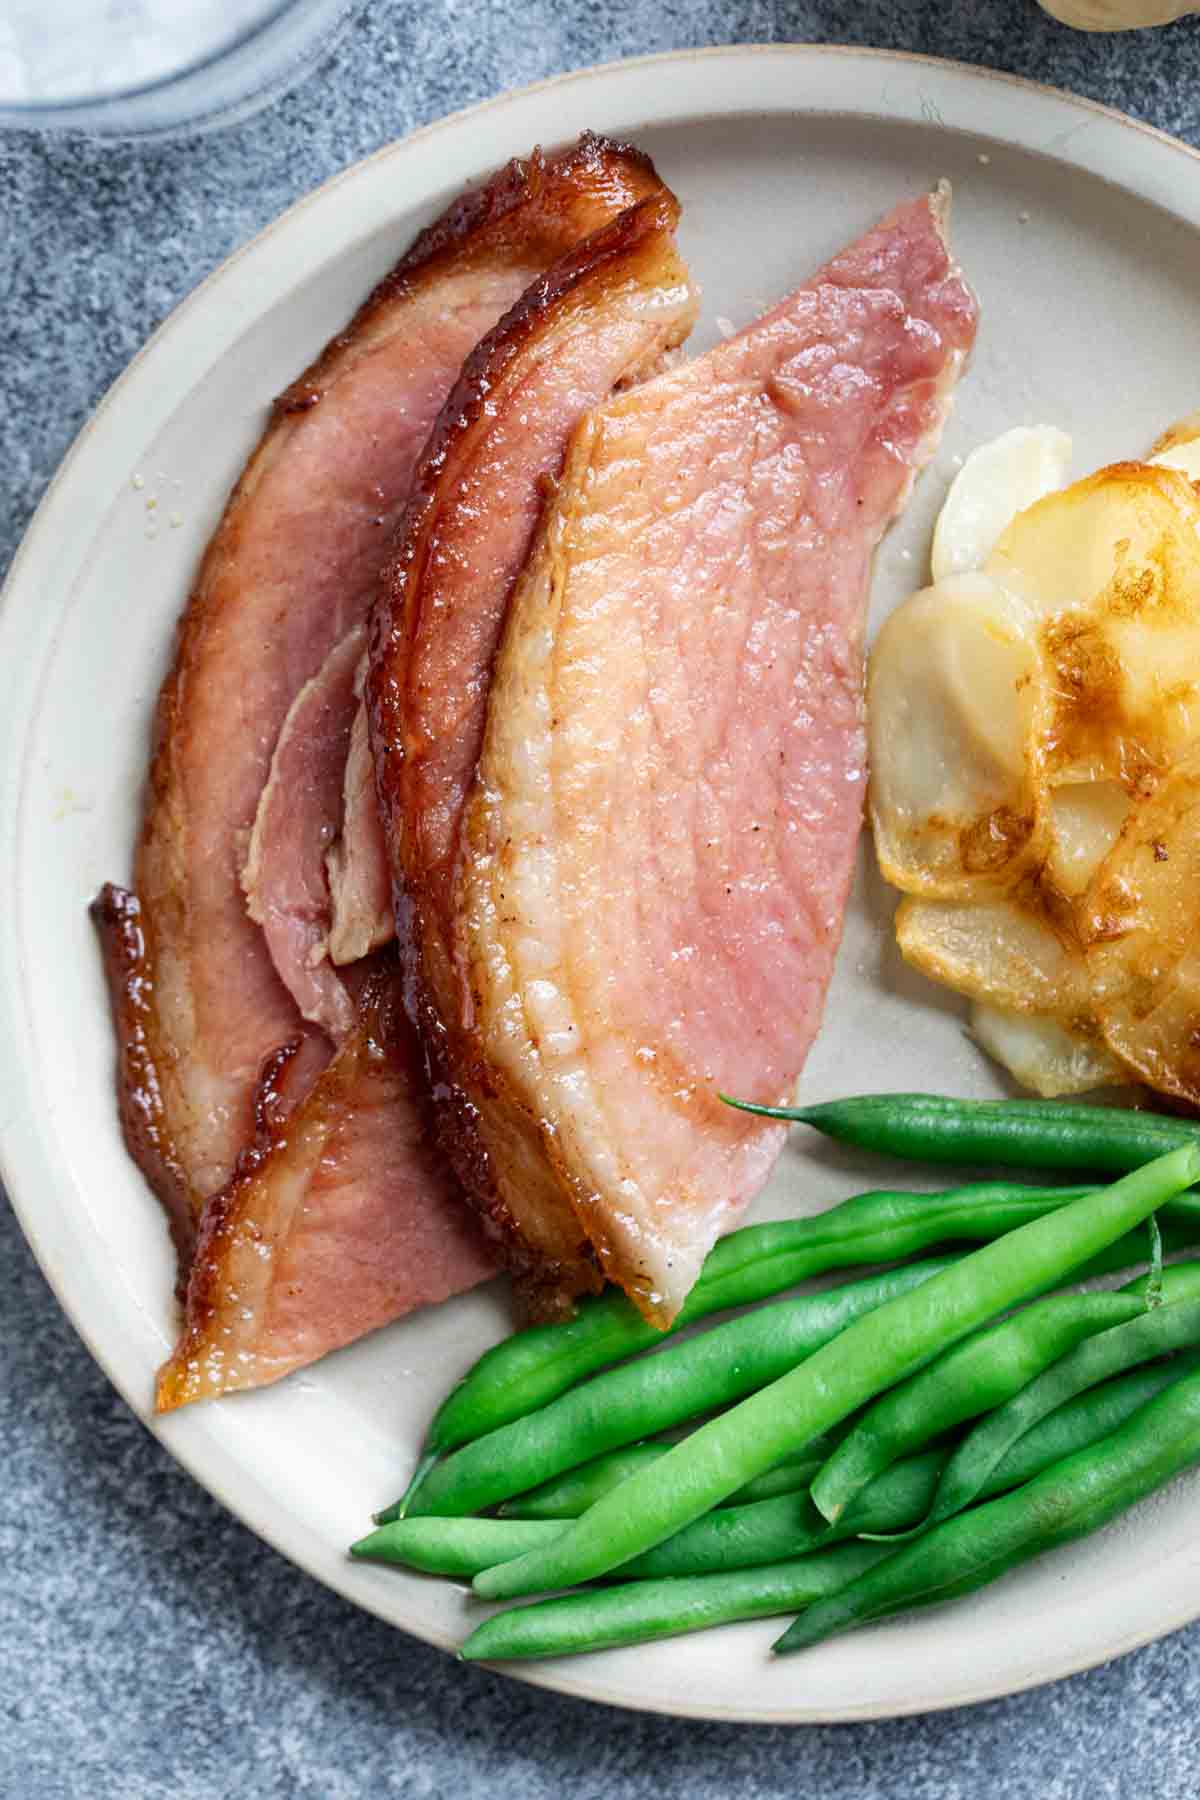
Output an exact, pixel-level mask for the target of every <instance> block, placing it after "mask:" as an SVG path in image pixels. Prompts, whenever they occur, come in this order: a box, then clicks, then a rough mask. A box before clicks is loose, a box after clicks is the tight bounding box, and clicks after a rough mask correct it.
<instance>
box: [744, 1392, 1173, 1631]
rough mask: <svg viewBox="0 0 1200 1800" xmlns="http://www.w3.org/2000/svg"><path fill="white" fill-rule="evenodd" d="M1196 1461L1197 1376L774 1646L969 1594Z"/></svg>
mask: <svg viewBox="0 0 1200 1800" xmlns="http://www.w3.org/2000/svg"><path fill="white" fill-rule="evenodd" d="M1197 1460H1200V1374H1198V1373H1194V1372H1193V1373H1192V1374H1189V1375H1184V1376H1182V1377H1181V1378H1180V1379H1179V1380H1178V1381H1175V1382H1173V1383H1172V1384H1171V1385H1170V1386H1169V1387H1168V1388H1166V1389H1165V1390H1164V1391H1163V1392H1162V1393H1161V1394H1159V1395H1158V1396H1157V1398H1155V1399H1153V1400H1151V1401H1149V1402H1148V1404H1147V1405H1146V1406H1144V1407H1142V1408H1141V1410H1140V1411H1139V1412H1137V1413H1135V1414H1134V1416H1133V1418H1132V1419H1130V1420H1129V1421H1128V1422H1127V1423H1126V1424H1125V1425H1122V1426H1120V1427H1119V1428H1118V1429H1117V1430H1116V1431H1114V1432H1113V1433H1112V1434H1111V1435H1110V1436H1108V1437H1106V1438H1101V1440H1100V1442H1099V1443H1098V1444H1093V1445H1092V1446H1091V1447H1090V1449H1087V1450H1080V1451H1077V1452H1076V1454H1075V1455H1074V1456H1069V1457H1067V1458H1066V1459H1065V1461H1063V1462H1060V1463H1056V1464H1055V1465H1054V1467H1053V1468H1050V1469H1047V1470H1046V1471H1045V1473H1044V1474H1042V1475H1038V1476H1035V1477H1034V1479H1033V1480H1032V1481H1030V1482H1027V1483H1026V1484H1025V1485H1024V1486H1023V1487H1019V1488H1017V1489H1016V1490H1015V1491H1014V1492H1013V1493H1011V1494H1005V1495H1004V1496H1003V1497H1002V1498H1001V1499H999V1500H989V1501H988V1502H987V1503H986V1504H985V1505H983V1506H978V1507H976V1508H975V1509H974V1510H973V1511H971V1512H969V1513H961V1514H959V1515H958V1516H957V1517H956V1518H953V1519H947V1520H945V1521H944V1522H943V1523H942V1524H940V1525H935V1526H934V1527H933V1528H932V1529H931V1530H929V1531H926V1532H924V1533H922V1535H921V1536H920V1537H917V1538H914V1539H913V1541H912V1542H911V1543H908V1544H905V1545H904V1546H903V1547H902V1548H901V1549H899V1550H896V1551H894V1552H893V1553H892V1555H890V1556H886V1557H883V1558H882V1559H881V1560H880V1561H879V1562H878V1563H876V1564H873V1565H872V1566H871V1567H869V1568H868V1569H866V1570H864V1571H863V1572H862V1573H861V1574H859V1575H857V1576H856V1577H855V1578H854V1579H853V1580H852V1581H850V1582H848V1583H847V1584H846V1585H845V1586H844V1587H841V1588H839V1589H838V1590H837V1591H836V1592H835V1593H833V1594H830V1595H829V1596H828V1597H827V1598H825V1599H823V1600H818V1601H817V1602H816V1603H815V1604H814V1605H812V1606H810V1607H809V1608H808V1610H807V1611H806V1612H803V1613H801V1615H800V1617H799V1618H798V1619H797V1620H796V1621H795V1623H794V1624H793V1625H791V1626H790V1627H789V1629H788V1630H787V1631H786V1632H785V1633H784V1635H783V1636H782V1637H781V1638H780V1639H779V1641H778V1643H777V1644H776V1645H775V1650H776V1652H777V1653H778V1654H780V1655H787V1654H788V1653H790V1652H792V1651H795V1650H803V1649H805V1648H806V1647H807V1646H808V1645H810V1644H816V1643H819V1642H820V1641H821V1640H822V1639H823V1638H827V1637H831V1636H832V1635H833V1634H834V1633H835V1632H839V1631H848V1630H851V1629H852V1628H853V1627H854V1626H856V1625H864V1624H866V1623H867V1622H868V1621H869V1620H871V1619H879V1618H885V1617H886V1616H887V1615H888V1614H890V1613H895V1612H900V1611H902V1610H904V1609H906V1608H908V1607H912V1606H928V1605H930V1604H931V1603H933V1602H935V1601H939V1600H950V1599H954V1598H956V1597H957V1596H958V1595H960V1594H969V1593H971V1592H972V1591H973V1590H974V1589H975V1588H979V1587H982V1586H983V1585H984V1584H985V1583H986V1582H989V1581H994V1580H995V1578H996V1577H997V1576H998V1575H1002V1574H1003V1573H1004V1572H1005V1571H1006V1570H1007V1569H1012V1568H1015V1567H1016V1566H1017V1565H1018V1564H1019V1563H1023V1562H1028V1561H1029V1560H1030V1559H1031V1558H1032V1557H1035V1556H1040V1555H1042V1554H1043V1553H1044V1552H1045V1551H1047V1550H1050V1549H1053V1548H1054V1547H1055V1546H1056V1545H1059V1544H1067V1543H1070V1542H1072V1540H1073V1539H1075V1538H1080V1537H1086V1536H1087V1535H1088V1533H1090V1532H1093V1531H1097V1530H1099V1528H1100V1527H1101V1526H1102V1525H1106V1524H1107V1523H1108V1521H1109V1520H1110V1519H1112V1518H1115V1517H1116V1515H1117V1514H1118V1513H1120V1512H1124V1511H1125V1510H1126V1508H1127V1507H1130V1506H1132V1505H1133V1504H1134V1503H1135V1502H1136V1501H1138V1500H1141V1499H1142V1498H1144V1496H1145V1495H1147V1494H1150V1493H1153V1492H1154V1490H1155V1489H1156V1488H1158V1487H1161V1486H1162V1485H1163V1483H1164V1482H1166V1481H1169V1480H1170V1479H1171V1477H1172V1476H1173V1475H1177V1474H1179V1473H1180V1472H1181V1471H1182V1470H1183V1469H1186V1468H1188V1467H1190V1466H1191V1464H1193V1463H1194V1462H1196V1461H1197Z"/></svg>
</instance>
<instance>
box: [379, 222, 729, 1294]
mask: <svg viewBox="0 0 1200 1800" xmlns="http://www.w3.org/2000/svg"><path fill="white" fill-rule="evenodd" d="M677 218H678V206H677V204H676V202H675V200H674V199H673V197H672V196H671V195H669V194H667V193H666V192H665V191H660V192H659V193H658V194H656V195H653V196H650V197H648V198H646V199H645V200H643V201H641V202H640V203H639V204H638V205H637V206H635V207H632V208H630V209H629V210H628V211H627V212H625V213H623V214H622V215H621V216H620V217H619V218H618V219H616V220H614V221H613V223H612V224H611V225H609V226H607V227H605V229H604V230H602V231H600V232H597V233H596V234H595V235H594V236H593V237H591V238H589V239H588V240H587V241H586V242H585V243H583V244H581V245H580V246H579V247H578V249H577V250H576V251H575V252H574V253H572V255H570V256H568V257H565V258H564V259H563V260H562V261H561V262H560V263H558V264H557V265H556V266H555V267H554V268H553V269H552V270H551V271H549V273H548V274H547V275H546V276H545V278H544V279H543V280H542V281H540V282H539V283H537V284H536V285H535V286H534V287H532V288H531V289H530V290H529V292H528V293H527V294H526V295H525V296H524V297H523V299H522V301H521V303H520V305H519V306H517V307H515V308H514V309H513V310H512V312H511V313H509V314H508V316H507V317H506V318H505V319H504V320H502V321H501V323H500V324H499V325H498V326H497V328H496V330H495V331H494V332H493V333H492V334H491V336H490V337H488V338H487V339H485V340H484V342H483V343H482V344H481V345H480V346H479V348H478V350H477V351H476V352H475V354H474V355H473V356H472V357H471V358H470V360H469V362H468V363H467V364H466V366H465V368H464V370H463V375H462V378H461V380H460V382H459V383H458V386H457V387H456V388H455V390H454V392H453V394H452V395H451V396H450V399H449V401H448V402H447V405H446V408H445V411H444V412H443V414H442V418H441V420H440V422H439V424H438V427H437V429H436V430H435V432H434V434H433V437H432V438H431V440H430V445H429V449H428V451H427V452H426V455H425V457H424V459H423V461H422V465H421V468H420V470H419V471H418V474H417V480H416V484H415V489H414V495H413V499H412V501H411V503H410V505H409V507H408V510H407V512H406V515H405V519H404V523H403V525H402V528H401V533H400V539H399V549H398V553H397V558H396V562H395V565H394V566H393V568H392V569H391V570H390V571H389V574H388V576H387V578H386V579H385V582H384V587H383V600H382V603H381V605H380V608H379V610H378V613H377V616H376V621H375V625H374V628H373V632H372V644H371V657H370V669H371V673H370V682H369V689H368V699H369V716H370V720H371V729H372V746H373V750H374V756H375V767H376V777H377V782H378V789H379V796H380V802H381V806H382V809H383V813H384V824H385V833H386V836H387V840H388V845H389V850H390V852H391V855H392V859H393V872H394V875H395V878H396V883H397V888H398V890H399V891H402V892H403V894H404V898H405V908H406V914H405V930H406V940H407V949H408V953H409V968H408V976H409V979H408V990H409V1001H410V1010H411V1012H412V1014H413V1016H414V1017H415V1018H416V1019H417V1021H418V1023H419V1026H420V1029H421V1032H422V1035H423V1037H424V1040H425V1046H426V1050H427V1053H428V1055H429V1057H430V1062H431V1067H432V1070H433V1073H434V1077H435V1091H436V1092H442V1093H444V1094H446V1095H447V1096H448V1097H449V1100H450V1103H449V1104H447V1105H446V1106H445V1107H444V1108H443V1109H442V1112H441V1119H440V1123H441V1126H442V1130H443V1135H444V1136H445V1138H446V1139H447V1142H448V1146H449V1148H450V1150H451V1152H452V1154H454V1155H455V1157H456V1161H457V1166H458V1169H459V1173H460V1175H461V1176H464V1177H465V1179H466V1184H467V1188H468V1192H469V1193H470V1194H471V1196H472V1198H474V1199H475V1200H476V1202H477V1203H479V1204H480V1206H481V1207H482V1209H483V1211H484V1213H485V1215H486V1216H487V1218H488V1220H489V1223H490V1224H491V1226H492V1228H493V1229H495V1230H496V1231H498V1232H499V1233H500V1234H501V1235H502V1236H504V1237H505V1238H506V1239H507V1243H508V1248H509V1251H510V1255H511V1256H512V1258H513V1260H514V1263H515V1265H516V1266H517V1267H518V1269H519V1271H520V1272H523V1273H524V1274H525V1275H526V1276H527V1277H529V1278H530V1280H531V1281H532V1282H533V1284H534V1285H535V1286H536V1287H537V1288H539V1289H549V1290H551V1291H554V1292H560V1291H571V1292H575V1291H579V1290H580V1289H582V1288H585V1287H595V1286H598V1285H599V1284H600V1279H601V1278H600V1276H599V1273H598V1270H597V1267H596V1263H595V1259H594V1258H593V1257H592V1256H591V1254H590V1248H589V1246H588V1244H587V1241H586V1239H585V1238H583V1237H582V1235H581V1233H580V1231H579V1228H578V1226H577V1224H576V1222H575V1220H574V1218H573V1217H572V1215H571V1214H570V1212H569V1211H568V1212H565V1213H564V1211H563V1209H562V1208H561V1207H560V1206H559V1205H558V1204H557V1192H556V1187H555V1184H554V1182H553V1178H552V1174H551V1171H549V1169H548V1168H547V1165H546V1162H545V1158H544V1157H543V1155H542V1149H541V1142H540V1139H539V1137H538V1134H537V1133H536V1132H531V1131H529V1130H528V1129H526V1127H525V1122H524V1120H523V1117H522V1115H521V1114H520V1112H519V1111H515V1110H514V1109H512V1108H510V1107H508V1106H507V1105H505V1104H503V1103H502V1102H500V1101H498V1100H497V1097H496V1096H495V1095H494V1094H493V1093H492V1092H491V1091H490V1088H489V1087H488V1086H487V1084H481V1083H479V1082H477V1081H476V1080H475V1079H474V1076H473V1072H472V1059H473V1056H474V1039H473V1035H472V1031H471V1021H470V1018H469V1010H468V1008H467V1005H466V1003H467V1000H468V996H467V993H466V990H465V988H464V985H463V982H462V979H461V970H460V967H459V964H458V961H457V945H458V935H459V920H458V918H457V913H456V908H455V901H454V878H455V870H456V865H457V855H458V846H459V823H460V819H461V814H462V807H463V803H464V800H465V798H466V794H467V791H468V787H469V784H470V782H471V779H472V777H473V775H474V771H475V763H476V759H477V757H478V754H479V746H480V742H481V739H482V735H483V724H484V711H485V707H486V703H487V691H488V680H489V676H490V671H491V666H492V659H493V657H494V655H495V650H496V645H497V642H498V640H499V637H500V632H501V628H502V625H503V621H504V616H505V610H506V608H507V605H508V601H509V596H510V593H511V590H512V586H513V582H514V580H515V578H516V576H517V573H518V571H519V570H520V568H521V566H522V564H523V562H524V560H525V558H526V555H527V553H528V550H529V546H530V543H531V541H532V539H533V536H534V532H535V529H536V526H537V522H538V518H539V516H540V514H541V511H542V509H543V507H544V504H545V499H546V494H547V491H548V489H549V486H550V484H551V483H552V481H553V478H554V477H555V476H557V474H558V472H559V469H560V467H561V464H562V458H563V452H564V449H565V446H566V443H567V440H568V438H569V436H570V433H571V431H572V429H573V428H574V426H575V425H576V424H577V423H578V421H579V419H580V418H581V417H582V416H583V414H584V413H585V412H586V410H587V409H588V408H589V407H590V406H593V405H595V404H596V402H598V401H600V400H602V399H605V398H606V397H607V396H608V395H609V394H610V393H611V392H612V390H613V389H614V387H616V386H617V384H618V383H622V382H629V381H634V380H637V379H638V378H640V377H641V376H642V375H644V374H646V373H647V372H649V371H650V370H652V369H654V368H656V367H657V366H658V365H659V363H660V361H661V359H662V358H663V356H664V355H665V354H667V353H669V352H670V351H671V350H672V349H673V347H674V346H675V345H677V344H678V343H679V341H680V340H681V339H682V338H683V337H684V336H685V335H686V334H687V332H688V331H689V330H690V328H691V324H692V320H693V318H694V316H695V311H696V299H695V295H694V292H693V290H692V287H691V283H690V281H689V279H688V275H687V271H686V268H685V267H684V265H683V263H682V261H681V260H680V257H679V253H678V251H677V250H676V248H675V242H674V235H673V234H674V228H675V224H676V221H677ZM493 1120H495V1121H496V1122H497V1126H498V1130H499V1134H500V1135H499V1136H498V1137H493V1136H492V1134H491V1131H490V1125H491V1122H492V1121H493ZM543 1197H544V1203H543ZM518 1212H520V1214H521V1216H522V1218H523V1221H524V1229H523V1230H522V1232H521V1233H520V1234H518V1233H517V1232H516V1231H515V1230H514V1229H513V1227H512V1220H513V1218H514V1217H516V1216H517V1214H518ZM543 1226H544V1229H539V1228H540V1227H543ZM527 1298H530V1299H531V1300H532V1302H533V1306H534V1309H535V1310H537V1309H538V1308H537V1303H536V1297H535V1296H527Z"/></svg>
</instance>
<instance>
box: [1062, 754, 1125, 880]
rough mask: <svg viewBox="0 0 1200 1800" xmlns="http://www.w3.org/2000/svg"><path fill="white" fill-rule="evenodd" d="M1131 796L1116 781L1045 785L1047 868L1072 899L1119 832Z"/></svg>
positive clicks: (1110, 847) (1101, 859)
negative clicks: (1047, 826)
mask: <svg viewBox="0 0 1200 1800" xmlns="http://www.w3.org/2000/svg"><path fill="white" fill-rule="evenodd" d="M1130 804H1131V803H1130V799H1129V795H1128V794H1127V793H1126V792H1125V789H1124V788H1123V787H1122V786H1121V784H1120V782H1117V781H1074V782H1069V783H1066V784H1065V785H1063V786H1061V787H1055V788H1051V789H1050V791H1049V806H1050V826H1049V833H1048V835H1049V840H1050V848H1049V852H1048V854H1047V857H1046V874H1047V876H1048V878H1049V880H1050V881H1051V882H1052V883H1053V885H1054V887H1055V888H1056V889H1057V891H1058V892H1059V893H1060V894H1062V895H1064V896H1065V897H1066V898H1068V899H1074V898H1075V896H1076V895H1077V894H1081V893H1082V892H1083V890H1084V889H1085V888H1086V886H1087V884H1088V882H1089V881H1090V880H1091V879H1092V876H1093V875H1094V874H1095V873H1096V870H1097V869H1098V868H1099V867H1100V864H1101V863H1102V862H1103V861H1104V858H1105V857H1106V856H1107V855H1108V853H1109V851H1110V850H1111V849H1112V847H1113V845H1114V844H1115V843H1116V841H1117V839H1118V838H1119V837H1120V835H1121V827H1122V826H1123V825H1124V823H1125V821H1126V819H1127V818H1128V816H1129V812H1130Z"/></svg>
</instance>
